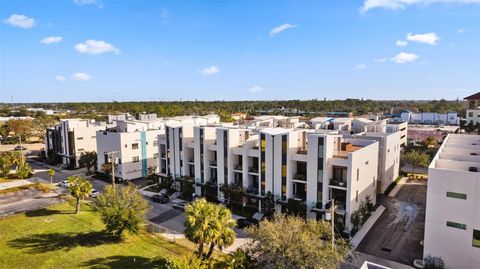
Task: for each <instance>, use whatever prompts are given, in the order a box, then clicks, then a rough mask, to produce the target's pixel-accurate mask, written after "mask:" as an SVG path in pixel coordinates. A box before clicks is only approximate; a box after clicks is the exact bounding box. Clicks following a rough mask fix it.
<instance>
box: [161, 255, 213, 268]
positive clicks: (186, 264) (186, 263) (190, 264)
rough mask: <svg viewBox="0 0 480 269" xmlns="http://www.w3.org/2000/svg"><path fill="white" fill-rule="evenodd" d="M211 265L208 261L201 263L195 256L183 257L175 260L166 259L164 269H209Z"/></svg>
mask: <svg viewBox="0 0 480 269" xmlns="http://www.w3.org/2000/svg"><path fill="white" fill-rule="evenodd" d="M211 268H213V264H212V262H210V261H203V260H202V259H200V258H198V257H197V256H195V255H189V256H183V257H180V258H176V259H173V260H171V259H168V260H167V262H166V264H165V269H211Z"/></svg>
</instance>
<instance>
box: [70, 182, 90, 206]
mask: <svg viewBox="0 0 480 269" xmlns="http://www.w3.org/2000/svg"><path fill="white" fill-rule="evenodd" d="M67 180H68V182H69V183H70V187H68V190H69V191H70V194H72V196H73V197H75V198H76V199H77V206H76V208H75V214H77V213H78V212H79V211H80V201H81V200H83V199H85V198H87V197H88V196H89V195H90V193H91V192H92V184H91V183H90V182H88V180H86V179H84V178H81V177H78V176H70V177H68V178H67Z"/></svg>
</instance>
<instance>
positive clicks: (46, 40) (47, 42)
mask: <svg viewBox="0 0 480 269" xmlns="http://www.w3.org/2000/svg"><path fill="white" fill-rule="evenodd" d="M62 40H63V38H62V37H61V36H49V37H45V38H44V39H42V40H41V41H40V43H42V44H45V45H50V44H55V43H58V42H61V41H62Z"/></svg>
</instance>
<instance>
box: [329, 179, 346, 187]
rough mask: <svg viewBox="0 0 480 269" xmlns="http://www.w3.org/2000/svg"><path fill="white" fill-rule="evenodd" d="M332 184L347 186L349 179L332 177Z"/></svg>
mask: <svg viewBox="0 0 480 269" xmlns="http://www.w3.org/2000/svg"><path fill="white" fill-rule="evenodd" d="M330 185H332V186H338V187H347V181H346V180H343V179H336V178H332V179H330Z"/></svg>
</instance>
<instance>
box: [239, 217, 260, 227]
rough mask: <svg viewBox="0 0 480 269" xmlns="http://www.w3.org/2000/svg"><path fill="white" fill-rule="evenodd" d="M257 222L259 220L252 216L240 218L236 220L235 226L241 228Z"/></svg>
mask: <svg viewBox="0 0 480 269" xmlns="http://www.w3.org/2000/svg"><path fill="white" fill-rule="evenodd" d="M258 223H259V221H258V220H256V219H253V218H241V219H238V220H237V227H238V228H240V229H243V228H247V227H250V226H254V225H257V224H258Z"/></svg>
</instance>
